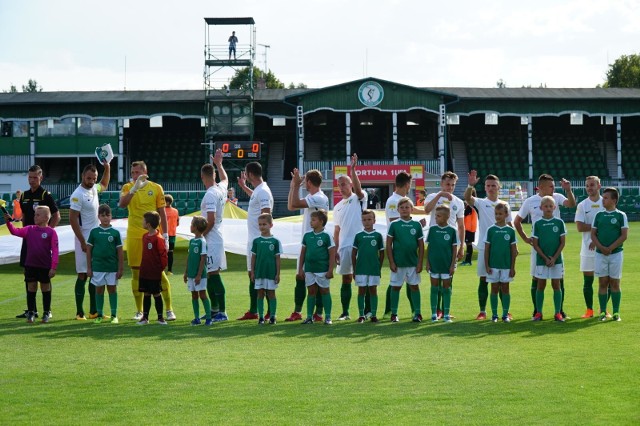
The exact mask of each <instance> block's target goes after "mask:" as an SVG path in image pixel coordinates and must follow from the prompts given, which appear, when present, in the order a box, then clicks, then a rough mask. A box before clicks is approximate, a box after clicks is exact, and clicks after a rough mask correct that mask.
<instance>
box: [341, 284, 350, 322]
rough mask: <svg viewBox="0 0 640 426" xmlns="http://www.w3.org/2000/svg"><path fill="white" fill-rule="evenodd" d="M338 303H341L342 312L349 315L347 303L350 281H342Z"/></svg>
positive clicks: (348, 302)
mask: <svg viewBox="0 0 640 426" xmlns="http://www.w3.org/2000/svg"><path fill="white" fill-rule="evenodd" d="M340 303H341V304H342V313H343V314H347V315H349V305H350V304H351V283H349V284H345V283H343V284H342V286H341V287H340Z"/></svg>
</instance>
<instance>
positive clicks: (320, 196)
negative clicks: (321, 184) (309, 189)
mask: <svg viewBox="0 0 640 426" xmlns="http://www.w3.org/2000/svg"><path fill="white" fill-rule="evenodd" d="M304 200H305V201H306V202H307V206H308V207H307V208H306V209H303V210H304V214H303V217H302V235H304V234H306V233H307V232H311V213H312V212H315V211H318V210H325V211H327V212H328V211H329V198H327V196H326V194H325V193H324V192H322V191H318V192H316V193H315V194H307V196H306V197H304Z"/></svg>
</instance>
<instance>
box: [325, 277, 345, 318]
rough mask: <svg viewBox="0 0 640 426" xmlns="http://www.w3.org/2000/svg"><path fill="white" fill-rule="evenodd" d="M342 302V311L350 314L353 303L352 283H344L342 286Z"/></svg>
mask: <svg viewBox="0 0 640 426" xmlns="http://www.w3.org/2000/svg"><path fill="white" fill-rule="evenodd" d="M340 303H341V304H342V313H343V314H347V315H349V305H350V304H351V283H349V284H342V286H341V287H340ZM325 311H326V307H325Z"/></svg>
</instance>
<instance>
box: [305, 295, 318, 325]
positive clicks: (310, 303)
mask: <svg viewBox="0 0 640 426" xmlns="http://www.w3.org/2000/svg"><path fill="white" fill-rule="evenodd" d="M315 306H316V296H315V294H314V295H313V296H312V295H308V296H307V319H311V318H313V308H315Z"/></svg>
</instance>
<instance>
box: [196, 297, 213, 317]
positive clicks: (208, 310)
mask: <svg viewBox="0 0 640 426" xmlns="http://www.w3.org/2000/svg"><path fill="white" fill-rule="evenodd" d="M200 300H202V307H203V308H204V317H205V319H208V320H210V319H211V301H210V300H209V298H208V297H205V298H204V299H200ZM198 316H199V315H198ZM196 318H197V317H196Z"/></svg>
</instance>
